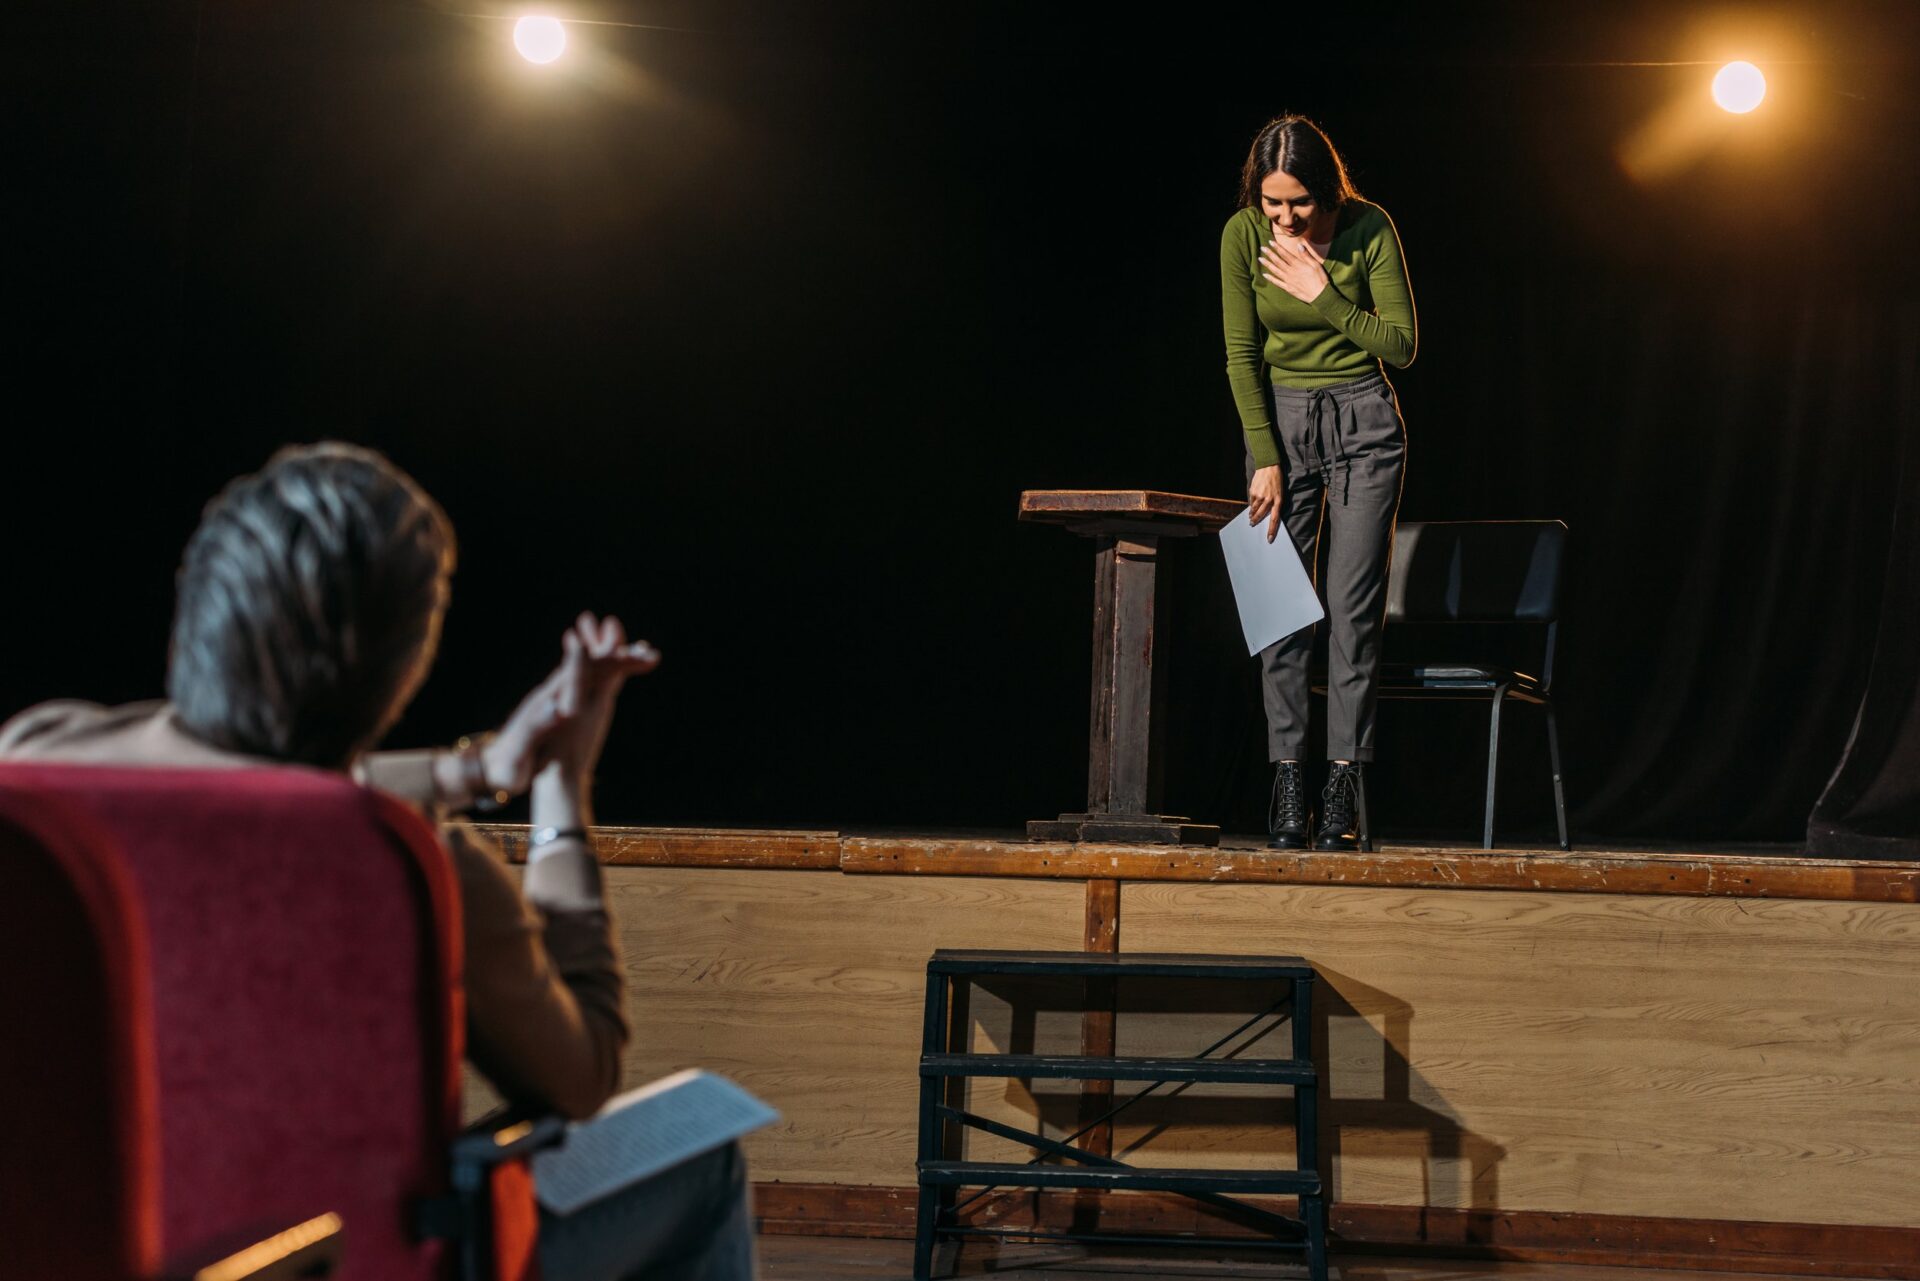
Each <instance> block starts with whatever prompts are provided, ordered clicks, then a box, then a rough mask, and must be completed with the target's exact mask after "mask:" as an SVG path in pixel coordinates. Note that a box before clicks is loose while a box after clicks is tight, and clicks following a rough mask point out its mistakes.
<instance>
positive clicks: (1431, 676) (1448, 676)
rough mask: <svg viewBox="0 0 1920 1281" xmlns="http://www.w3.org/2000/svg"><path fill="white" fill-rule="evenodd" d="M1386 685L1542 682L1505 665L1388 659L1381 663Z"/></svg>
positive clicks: (1523, 686)
mask: <svg viewBox="0 0 1920 1281" xmlns="http://www.w3.org/2000/svg"><path fill="white" fill-rule="evenodd" d="M1380 681H1381V683H1382V684H1383V685H1416V686H1426V685H1430V684H1433V683H1436V682H1442V681H1444V682H1449V683H1452V682H1471V683H1475V684H1487V685H1513V686H1515V687H1518V688H1521V689H1537V688H1538V687H1539V684H1540V682H1539V681H1537V680H1535V679H1534V678H1533V677H1531V676H1529V675H1527V674H1526V673H1525V672H1516V671H1511V670H1508V669H1507V668H1503V667H1476V666H1473V665H1471V664H1465V663H1384V664H1382V665H1381V667H1380Z"/></svg>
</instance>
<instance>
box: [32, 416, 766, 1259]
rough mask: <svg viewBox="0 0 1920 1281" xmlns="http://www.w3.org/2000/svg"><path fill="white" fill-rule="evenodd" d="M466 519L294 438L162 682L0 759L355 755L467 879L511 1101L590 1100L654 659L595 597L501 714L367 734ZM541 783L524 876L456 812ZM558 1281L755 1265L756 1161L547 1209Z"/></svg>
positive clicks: (474, 1011)
mask: <svg viewBox="0 0 1920 1281" xmlns="http://www.w3.org/2000/svg"><path fill="white" fill-rule="evenodd" d="M453 562H454V541H453V529H452V526H451V525H450V524H449V523H448V521H447V517H446V515H445V513H444V512H442V511H441V510H440V507H439V505H438V504H437V503H435V502H434V501H433V499H432V498H430V497H429V496H428V495H427V494H426V493H425V492H424V491H423V490H422V489H421V488H420V487H419V486H418V485H417V484H415V483H414V481H413V480H412V479H411V478H409V477H408V476H407V475H405V474H404V473H402V472H401V471H400V470H399V469H398V468H396V467H394V466H393V464H391V463H390V462H388V461H387V460H386V459H385V458H383V457H382V456H380V455H379V454H376V453H374V452H372V451H370V450H365V449H360V448H357V447H355V446H351V445H343V444H333V443H329V444H319V445H311V446H304V447H299V448H291V449H284V450H282V451H280V452H279V453H278V454H275V455H274V457H273V458H272V459H271V460H269V461H268V463H267V465H266V466H265V467H264V468H262V469H261V470H260V471H259V472H257V473H255V474H253V475H250V476H243V477H241V478H239V479H238V480H235V481H233V482H232V483H231V484H229V485H228V486H227V487H226V488H225V489H224V490H222V491H221V493H220V494H219V495H218V496H216V497H215V498H214V499H213V501H212V502H210V503H209V504H208V505H207V508H206V510H205V512H204V513H203V514H202V516H201V520H200V525H199V528H198V529H196V530H195V531H194V533H193V536H192V538H190V539H189V540H188V542H187V549H186V553H185V556H184V558H183V561H182V564H181V567H180V572H179V577H178V583H177V587H178V599H177V602H176V608H175V614H174V621H173V636H172V644H171V647H170V650H169V654H168V662H167V698H166V700H165V701H154V702H149V703H137V704H131V705H128V706H124V707H102V706H99V705H96V704H90V703H81V702H70V701H60V702H52V703H44V704H42V705H40V706H38V707H35V708H31V709H29V710H27V711H25V712H22V713H20V714H19V715H18V716H16V717H14V718H13V719H12V720H11V721H9V722H7V723H6V724H5V725H4V726H0V759H6V758H12V759H37V760H57V761H72V762H79V763H93V764H103V765H104V764H113V765H171V766H183V767H223V766H224V767H231V766H242V765H261V764H297V765H306V766H311V767H315V768H319V769H326V770H339V771H348V772H352V773H353V774H354V775H355V777H357V778H360V779H361V780H362V781H364V782H367V783H369V784H371V785H373V786H376V787H380V788H383V789H385V790H388V791H392V792H395V793H397V794H399V795H402V796H404V797H406V798H408V799H410V800H412V801H414V802H416V803H417V804H419V805H420V806H421V807H422V808H423V809H425V810H427V811H428V812H429V814H431V815H433V816H434V817H435V818H437V819H439V820H440V830H441V832H442V835H443V836H444V837H445V839H446V842H447V845H448V847H449V849H450V850H451V852H452V858H453V866H454V870H455V873H456V876H457V879H458V882H459V886H460V899H461V908H462V913H463V917H462V919H463V926H464V930H465V935H466V939H465V943H466V995H467V1021H468V1027H467V1049H468V1055H469V1057H470V1058H471V1059H472V1060H473V1064H474V1066H475V1067H476V1068H478V1069H479V1070H480V1072H481V1073H482V1074H484V1075H485V1076H486V1077H487V1078H488V1079H489V1080H490V1081H492V1082H493V1083H494V1085H495V1086H496V1087H498V1088H499V1090H500V1091H501V1093H502V1094H503V1095H504V1096H505V1097H506V1098H507V1099H508V1100H509V1101H511V1102H513V1103H515V1104H517V1105H521V1106H524V1107H529V1108H533V1109H539V1110H553V1111H558V1112H560V1113H563V1114H565V1115H567V1116H569V1117H576V1118H578V1117H586V1116H590V1115H592V1114H593V1113H594V1112H595V1111H596V1110H597V1109H598V1108H599V1107H600V1106H601V1104H603V1103H605V1102H606V1100H607V1099H608V1098H609V1097H610V1096H611V1095H612V1094H613V1093H614V1092H615V1091H616V1090H617V1089H618V1088H619V1085H620V1071H621V1068H620V1056H621V1051H622V1049H623V1048H624V1046H625V1044H626V1040H627V1035H628V1029H627V1022H626V1017H625V1006H624V990H623V982H622V977H621V970H620V964H619V956H618V953H617V951H616V940H615V934H614V930H613V922H612V920H611V919H610V917H609V916H608V913H607V910H606V906H605V903H604V901H603V899H602V897H601V882H600V865H599V862H598V860H597V859H596V858H595V857H594V854H593V850H592V849H591V847H590V846H589V844H588V840H587V828H588V827H589V826H590V825H591V824H592V821H593V820H592V798H591V791H592V781H593V771H594V766H595V763H596V762H597V761H598V759H599V756H600V748H601V745H602V744H603V743H604V742H605V739H606V734H607V729H608V726H609V724H610V723H611V720H612V717H613V707H614V702H615V700H616V698H617V697H618V695H619V692H620V689H621V686H622V685H623V684H624V683H625V681H626V680H627V678H628V677H630V676H633V675H636V674H640V673H644V672H648V671H651V670H652V669H653V668H654V666H656V665H657V663H658V662H659V656H658V654H657V653H655V652H654V651H653V650H652V648H651V647H649V646H648V645H647V644H646V643H645V642H638V643H634V644H629V643H628V642H627V639H626V636H625V634H624V633H623V631H622V629H621V625H620V622H619V620H618V619H615V618H606V619H598V618H595V617H593V616H592V615H590V614H582V615H581V616H580V618H579V619H578V620H577V621H576V623H575V624H574V626H573V627H572V628H570V629H568V631H567V632H566V634H565V635H564V636H563V638H562V647H561V648H562V658H561V661H560V664H559V666H558V667H557V668H555V669H554V671H553V673H552V674H551V675H549V676H548V677H547V678H546V679H545V680H544V681H542V682H541V684H540V685H539V686H538V687H537V688H535V689H534V691H533V692H532V693H530V694H529V695H527V697H526V698H525V699H524V700H523V701H522V702H521V703H520V705H519V707H518V708H516V709H515V711H514V713H513V715H512V716H511V717H509V718H508V720H507V723H506V724H505V725H504V726H503V727H502V728H501V730H500V731H499V732H498V733H497V734H494V735H491V736H489V737H488V738H487V739H485V740H484V741H483V742H481V743H479V744H472V745H465V746H463V748H462V749H461V750H459V751H457V752H452V751H450V752H411V753H386V754H375V753H372V752H371V751H370V749H371V748H372V747H373V746H374V744H376V743H378V742H379V741H380V739H381V738H382V737H383V736H384V735H385V733H386V732H387V730H388V729H389V728H391V726H392V725H393V724H394V722H395V721H397V720H398V719H399V717H400V713H401V711H402V710H403V709H404V708H405V707H406V705H407V703H408V702H409V701H410V700H411V699H412V697H413V695H414V693H415V692H416V691H417V690H418V689H419V688H420V685H421V682H422V681H424V680H425V678H426V675H427V670H428V668H429V667H430V666H431V665H432V662H433V657H434V650H435V647H436V645H437V644H438V641H439V636H440V624H441V619H442V617H443V615H444V614H445V612H446V607H447V598H448V588H449V578H450V576H451V574H452V572H453ZM529 789H530V790H531V793H532V796H531V806H532V820H533V835H532V837H531V840H530V843H529V844H530V848H529V851H528V857H527V867H526V874H525V877H524V879H523V881H522V883H521V885H520V886H519V888H517V889H516V887H515V885H514V881H513V878H512V876H511V875H510V874H509V873H508V871H507V869H506V867H505V866H504V865H503V862H502V860H501V858H500V855H499V852H498V850H496V849H495V848H494V847H493V846H492V844H491V843H490V842H489V841H488V840H487V839H486V838H485V837H483V836H481V835H480V834H479V833H478V832H476V831H475V830H474V829H473V828H471V827H470V826H467V825H466V824H464V823H459V822H453V821H448V820H447V819H446V817H445V815H446V813H447V811H449V810H454V809H463V808H466V807H467V806H468V805H470V804H471V803H473V802H474V801H475V800H476V799H479V797H480V796H482V795H492V794H498V793H507V794H515V793H519V792H524V791H528V790H529ZM540 1264H541V1270H542V1273H543V1275H544V1276H546V1277H547V1278H548V1281H574V1279H575V1278H594V1279H599V1278H609V1279H611V1278H625V1277H638V1276H640V1275H642V1274H643V1273H644V1275H645V1276H647V1277H648V1278H663V1279H665V1278H686V1279H687V1281H692V1278H696V1277H697V1278H720V1279H723V1281H725V1279H732V1278H747V1277H750V1276H751V1275H752V1269H753V1262H752V1236H751V1223H750V1221H749V1219H748V1212H747V1202H746V1173H745V1166H744V1163H743V1161H742V1159H741V1157H740V1154H739V1151H738V1149H737V1147H734V1146H728V1147H725V1148H722V1149H720V1150H718V1151H717V1152H715V1153H712V1154H709V1155H708V1156H706V1157H703V1158H700V1159H698V1160H696V1161H693V1162H689V1163H688V1164H685V1165H682V1166H679V1167H677V1168H675V1169H674V1170H672V1171H670V1172H668V1173H667V1174H665V1175H662V1176H660V1177H658V1178H655V1179H652V1180H648V1181H646V1182H643V1183H639V1184H636V1185H634V1186H633V1187H631V1188H630V1189H628V1191H627V1192H625V1193H622V1194H619V1195H616V1196H613V1197H610V1198H608V1199H606V1200H604V1201H601V1202H598V1203H596V1204H594V1205H591V1206H588V1207H586V1208H584V1209H582V1210H580V1211H578V1212H576V1213H575V1214H573V1215H569V1216H566V1217H565V1218H557V1217H551V1216H547V1215H545V1214H544V1212H543V1216H542V1221H541V1225H540Z"/></svg>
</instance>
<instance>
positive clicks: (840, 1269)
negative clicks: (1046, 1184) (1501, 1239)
mask: <svg viewBox="0 0 1920 1281" xmlns="http://www.w3.org/2000/svg"><path fill="white" fill-rule="evenodd" d="M759 1248H760V1281H906V1278H908V1277H910V1276H911V1275H912V1273H913V1243H912V1242H910V1241H850V1240H842V1239H836V1238H830V1237H824V1238H823V1237H786V1236H766V1237H762V1238H760V1247H759ZM942 1275H944V1276H953V1277H975V1276H989V1275H990V1276H993V1277H997V1278H1000V1279H1001V1281H1046V1279H1047V1278H1055V1277H1065V1278H1084V1279H1085V1281H1100V1279H1101V1278H1109V1279H1110V1281H1142V1278H1175V1277H1191V1278H1204V1279H1205V1281H1293V1279H1294V1278H1302V1277H1305V1276H1306V1269H1305V1268H1304V1267H1302V1266H1300V1265H1299V1264H1295V1263H1274V1262H1262V1261H1257V1260H1255V1261H1248V1260H1239V1259H1225V1258H1221V1257H1220V1256H1219V1255H1218V1254H1216V1253H1203V1254H1202V1253H1193V1254H1190V1253H1178V1252H1172V1251H1167V1250H1152V1251H1148V1250H1137V1251H1133V1252H1130V1253H1128V1252H1120V1251H1103V1252H1100V1253H1098V1254H1088V1253H1086V1252H1085V1251H1082V1250H1076V1249H1060V1248H1057V1247H1044V1246H1036V1245H1013V1246H1002V1247H999V1248H998V1249H995V1248H992V1247H985V1248H976V1249H973V1250H970V1251H969V1253H967V1254H965V1255H963V1256H962V1257H961V1259H960V1261H959V1265H958V1266H957V1267H956V1268H954V1270H953V1271H951V1272H948V1273H944V1274H942ZM1707 1275H1710V1276H1712V1277H1714V1278H1717V1279H1718V1281H1761V1279H1762V1278H1763V1277H1767V1276H1768V1274H1764V1273H1757V1272H1714V1273H1711V1274H1707ZM1330 1276H1331V1277H1332V1278H1333V1281H1700V1278H1701V1276H1702V1274H1701V1273H1699V1272H1681V1271H1675V1270H1673V1269H1670V1268H1634V1267H1593V1266H1583V1265H1579V1264H1566V1263H1518V1262H1506V1263H1502V1262H1483V1261H1474V1260H1455V1259H1388V1258H1368V1257H1366V1256H1364V1255H1355V1256H1352V1257H1350V1258H1344V1259H1342V1258H1338V1257H1336V1258H1335V1259H1334V1260H1333V1261H1332V1267H1331V1269H1330ZM1769 1281H1771V1278H1769ZM1803 1281H1829V1279H1828V1278H1824V1277H1820V1276H1817V1275H1812V1274H1808V1275H1806V1276H1804V1277H1803Z"/></svg>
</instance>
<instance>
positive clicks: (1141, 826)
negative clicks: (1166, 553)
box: [1020, 489, 1246, 845]
mask: <svg viewBox="0 0 1920 1281" xmlns="http://www.w3.org/2000/svg"><path fill="white" fill-rule="evenodd" d="M1245 505H1246V504H1244V503H1241V502H1237V501H1234V500H1230V499H1225V498H1197V497H1194V496H1192V495H1190V494H1163V493H1160V492H1159V491H1157V490H1151V489H1030V490H1028V491H1027V492H1026V493H1024V494H1021V495H1020V519H1021V520H1033V521H1042V522H1045V523H1047V524H1052V525H1065V526H1066V527H1067V529H1068V530H1070V531H1071V532H1073V533H1076V534H1079V535H1081V536H1083V537H1086V538H1091V539H1093V715H1092V719H1091V723H1090V727H1089V729H1088V734H1087V808H1086V811H1085V812H1084V813H1077V814H1062V815H1061V816H1060V817H1059V818H1057V819H1034V820H1033V821H1032V822H1030V823H1028V824H1027V838H1028V839H1029V840H1036V841H1120V842H1129V843H1140V842H1144V843H1149V844H1159V845H1218V844H1219V843H1220V829H1219V828H1218V827H1216V826H1214V825H1212V824H1210V823H1190V822H1188V821H1187V820H1186V819H1185V818H1182V817H1180V816H1179V815H1174V814H1149V813H1148V812H1147V780H1148V778H1149V774H1150V769H1151V766H1152V754H1153V734H1152V729H1153V726H1152V723H1151V722H1152V715H1153V643H1154V637H1153V618H1154V614H1153V599H1154V588H1155V586H1156V584H1157V580H1158V577H1159V572H1160V540H1161V539H1162V538H1191V537H1193V536H1194V535H1196V534H1203V533H1211V532H1213V531H1214V530H1216V529H1219V528H1220V527H1221V526H1222V525H1224V524H1226V523H1227V521H1229V520H1231V519H1232V518H1233V517H1234V516H1235V515H1236V514H1237V513H1238V512H1239V511H1240V510H1241V508H1243V507H1244V506H1245Z"/></svg>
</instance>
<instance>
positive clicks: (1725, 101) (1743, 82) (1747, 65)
mask: <svg viewBox="0 0 1920 1281" xmlns="http://www.w3.org/2000/svg"><path fill="white" fill-rule="evenodd" d="M1766 96H1767V78H1766V77H1765V76H1763V75H1761V74H1760V68H1758V67H1756V66H1754V65H1753V64H1752V63H1751V62H1729V63H1728V64H1727V65H1726V66H1724V67H1722V68H1720V72H1719V74H1718V75H1716V76H1714V78H1713V100H1714V101H1715V102H1717V103H1719V104H1720V106H1721V107H1722V108H1724V109H1725V110H1727V111H1731V112H1733V113H1735V114H1736V115H1744V114H1745V113H1747V112H1749V111H1752V110H1753V109H1754V108H1755V107H1757V106H1759V105H1760V100H1761V99H1762V98H1764V97H1766Z"/></svg>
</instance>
